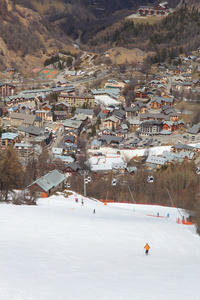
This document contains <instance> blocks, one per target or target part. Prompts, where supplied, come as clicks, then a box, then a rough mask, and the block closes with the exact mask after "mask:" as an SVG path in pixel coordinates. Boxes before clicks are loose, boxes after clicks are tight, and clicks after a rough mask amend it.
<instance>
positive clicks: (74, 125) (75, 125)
mask: <svg viewBox="0 0 200 300" xmlns="http://www.w3.org/2000/svg"><path fill="white" fill-rule="evenodd" d="M63 126H64V128H65V130H71V129H74V130H77V131H78V133H80V132H81V130H82V128H83V122H82V121H78V120H71V119H66V120H65V121H64V122H63Z"/></svg>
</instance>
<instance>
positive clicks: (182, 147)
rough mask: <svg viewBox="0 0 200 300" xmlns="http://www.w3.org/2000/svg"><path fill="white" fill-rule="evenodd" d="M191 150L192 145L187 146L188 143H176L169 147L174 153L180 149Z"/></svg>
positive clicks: (192, 148)
mask: <svg viewBox="0 0 200 300" xmlns="http://www.w3.org/2000/svg"><path fill="white" fill-rule="evenodd" d="M193 150H194V147H193V146H189V145H186V144H181V143H178V144H176V145H174V146H172V147H171V151H172V152H174V153H177V152H181V151H189V152H192V151H193Z"/></svg>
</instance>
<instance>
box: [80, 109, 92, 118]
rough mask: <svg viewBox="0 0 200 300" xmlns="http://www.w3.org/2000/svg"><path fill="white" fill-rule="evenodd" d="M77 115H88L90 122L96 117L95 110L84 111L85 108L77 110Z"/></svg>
mask: <svg viewBox="0 0 200 300" xmlns="http://www.w3.org/2000/svg"><path fill="white" fill-rule="evenodd" d="M76 114H84V115H86V116H87V117H88V118H89V119H90V120H92V119H93V117H94V111H93V109H84V108H77V109H76Z"/></svg>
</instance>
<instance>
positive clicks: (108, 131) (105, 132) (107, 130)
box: [97, 128, 114, 136]
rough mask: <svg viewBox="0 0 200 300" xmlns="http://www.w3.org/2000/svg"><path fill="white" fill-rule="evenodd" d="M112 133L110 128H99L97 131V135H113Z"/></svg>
mask: <svg viewBox="0 0 200 300" xmlns="http://www.w3.org/2000/svg"><path fill="white" fill-rule="evenodd" d="M113 134H114V132H113V131H112V129H110V128H103V129H102V130H99V132H98V133H97V135H98V136H101V135H113Z"/></svg>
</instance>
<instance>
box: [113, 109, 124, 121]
mask: <svg viewBox="0 0 200 300" xmlns="http://www.w3.org/2000/svg"><path fill="white" fill-rule="evenodd" d="M112 116H115V117H116V118H117V119H119V120H120V121H123V120H124V119H125V116H126V112H125V111H124V110H123V109H117V110H114V112H113V114H112Z"/></svg>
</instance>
